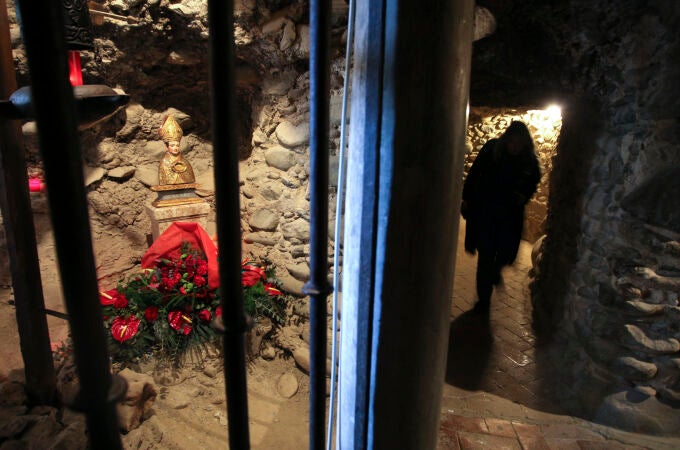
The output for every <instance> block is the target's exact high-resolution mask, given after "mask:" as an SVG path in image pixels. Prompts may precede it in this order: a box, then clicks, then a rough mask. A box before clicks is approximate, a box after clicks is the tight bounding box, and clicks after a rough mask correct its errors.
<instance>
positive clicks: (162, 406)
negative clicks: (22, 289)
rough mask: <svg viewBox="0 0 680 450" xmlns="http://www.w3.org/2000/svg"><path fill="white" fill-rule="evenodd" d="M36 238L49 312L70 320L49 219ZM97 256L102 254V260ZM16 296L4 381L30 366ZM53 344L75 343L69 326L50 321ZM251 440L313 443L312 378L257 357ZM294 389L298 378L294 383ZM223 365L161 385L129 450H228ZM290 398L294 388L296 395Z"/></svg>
mask: <svg viewBox="0 0 680 450" xmlns="http://www.w3.org/2000/svg"><path fill="white" fill-rule="evenodd" d="M36 234H37V236H38V250H39V256H40V264H41V274H42V284H43V291H44V297H45V306H46V308H48V309H52V310H55V311H61V312H65V307H64V305H63V300H62V294H61V290H60V289H61V288H60V284H59V276H58V271H57V269H56V261H55V260H56V258H55V249H54V243H53V238H52V235H51V231H50V227H49V223H48V220H47V216H40V215H38V216H36ZM94 245H95V247H99V248H106V247H107V246H111V245H117V243H116V241H115V238H114V237H112V238H111V239H110V241H107V237H106V236H101V235H100V236H99V237H98V238H97V242H95V243H94ZM95 253H96V252H95ZM13 302H14V298H13V293H12V290H11V289H10V288H8V287H0V339H2V341H3V343H4V345H3V346H1V347H0V360H2V361H3V364H2V365H1V366H0V381H2V380H5V379H7V378H8V377H9V376H10V374H11V373H12V372H13V371H14V373H17V372H16V371H17V370H19V371H20V372H21V371H22V368H23V361H22V356H21V351H20V346H19V336H18V332H17V327H16V315H15V308H14V305H13ZM47 320H48V326H49V332H50V337H51V342H52V344H53V346H54V345H57V344H59V343H61V342H63V341H64V340H65V339H66V338H67V336H68V323H67V322H66V321H65V320H63V319H59V318H56V317H53V316H49V315H48V316H47ZM138 370H140V371H141V372H143V373H147V374H149V375H153V374H154V364H153V363H150V364H146V365H145V366H142V367H139V368H138ZM284 374H290V375H292V376H293V377H294V379H295V380H296V381H297V383H295V382H293V387H295V384H297V390H296V392H295V393H294V394H293V395H292V396H291V397H290V398H286V397H285V396H282V395H281V394H280V393H279V392H280V389H279V387H277V384H278V383H279V380H280V379H281V377H282V375H284ZM247 375H248V377H247V382H248V403H249V418H250V437H251V445H252V448H255V449H277V450H298V449H301V448H306V447H307V442H308V425H309V419H308V392H309V390H308V383H309V379H308V376H307V374H305V373H304V372H303V371H302V370H300V369H299V368H298V367H297V366H296V364H295V362H294V360H293V358H288V359H284V358H280V357H277V358H275V359H273V360H271V361H267V360H264V359H262V358H261V357H259V356H258V357H256V358H255V359H253V360H252V361H250V362H249V364H248V366H247ZM287 380H288V382H289V383H290V382H291V377H290V376H287ZM224 382H225V381H224V375H223V372H222V362H221V359H220V358H219V357H218V356H212V357H210V358H208V359H207V360H205V361H203V364H199V365H194V366H191V365H189V366H187V367H185V368H183V369H182V370H181V371H180V372H179V382H177V383H176V384H172V385H162V384H160V383H158V384H157V389H158V392H159V395H158V397H157V399H156V401H155V403H154V405H153V407H152V414H151V417H150V418H149V419H148V420H146V421H145V422H143V423H142V425H141V427H140V428H138V429H136V430H133V431H131V432H130V433H129V434H127V435H124V436H123V442H124V445H125V447H126V448H135V449H137V448H144V449H161V448H162V449H212V448H225V446H226V445H227V442H228V441H227V439H228V436H227V417H226V416H227V413H226V403H225V387H224ZM288 393H289V394H290V384H289V392H288Z"/></svg>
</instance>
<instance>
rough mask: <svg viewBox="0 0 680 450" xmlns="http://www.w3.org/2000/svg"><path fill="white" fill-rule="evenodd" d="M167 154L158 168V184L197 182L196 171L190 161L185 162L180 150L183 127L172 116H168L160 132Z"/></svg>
mask: <svg viewBox="0 0 680 450" xmlns="http://www.w3.org/2000/svg"><path fill="white" fill-rule="evenodd" d="M158 134H160V136H161V139H162V140H163V143H165V148H166V150H167V151H166V153H165V156H163V159H162V160H161V164H160V166H158V184H159V185H160V186H165V185H173V184H187V183H193V182H195V181H196V178H195V177H194V170H193V169H192V168H191V164H189V161H187V160H185V159H184V157H183V156H182V153H181V151H180V148H179V143H180V141H181V140H182V136H183V135H184V133H183V132H182V127H180V126H179V123H177V121H176V120H175V118H174V117H172V116H167V117H166V118H165V121H164V122H163V125H162V126H161V128H160V130H159V131H158Z"/></svg>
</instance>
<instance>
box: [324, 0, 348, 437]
mask: <svg viewBox="0 0 680 450" xmlns="http://www.w3.org/2000/svg"><path fill="white" fill-rule="evenodd" d="M354 5H355V0H349V11H348V14H347V42H346V45H345V73H344V75H345V79H344V81H343V85H342V110H341V112H340V117H341V118H342V119H341V120H342V122H340V152H339V155H338V160H339V166H338V188H337V198H336V204H335V230H334V233H333V242H334V243H335V247H334V248H333V283H334V285H335V291H334V292H333V324H332V327H333V333H332V336H333V338H332V339H333V342H332V347H331V398H330V400H329V402H328V403H329V405H328V436H326V450H331V449H332V448H333V424H334V416H335V406H336V402H337V399H336V392H337V391H338V388H337V384H338V379H337V368H338V364H337V360H338V347H339V346H340V345H339V344H340V343H339V342H338V292H339V291H338V289H339V288H338V287H339V286H340V283H339V281H338V280H339V278H340V249H341V248H342V245H341V229H342V225H343V223H342V218H343V217H344V215H345V208H344V205H345V181H346V179H347V175H346V173H347V171H346V170H345V167H346V165H347V152H346V151H345V150H346V149H345V147H346V146H347V142H346V138H347V99H348V98H349V77H350V67H351V65H352V45H353V43H354V8H355V6H354ZM338 409H339V408H338ZM337 420H338V422H340V414H339V413H338V415H337ZM336 448H341V447H340V433H337V439H336Z"/></svg>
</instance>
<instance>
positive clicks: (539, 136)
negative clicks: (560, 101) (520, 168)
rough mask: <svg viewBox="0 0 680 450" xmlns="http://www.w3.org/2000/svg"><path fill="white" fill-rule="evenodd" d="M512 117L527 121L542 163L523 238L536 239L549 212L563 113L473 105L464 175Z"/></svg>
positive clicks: (508, 123)
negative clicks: (560, 115)
mask: <svg viewBox="0 0 680 450" xmlns="http://www.w3.org/2000/svg"><path fill="white" fill-rule="evenodd" d="M513 120H520V121H522V122H524V123H526V124H527V126H528V127H529V132H530V133H531V136H532V137H533V139H534V145H535V151H536V156H538V162H539V164H540V166H541V181H540V183H539V185H538V189H537V191H536V194H534V196H533V197H532V198H531V200H530V201H529V203H528V204H527V206H526V210H525V221H524V231H523V234H522V238H523V239H525V240H527V241H529V242H534V241H536V239H538V238H539V237H540V236H541V235H543V234H544V233H545V219H546V216H547V214H548V193H549V189H548V186H549V181H548V180H549V179H550V172H551V171H552V160H553V158H554V157H555V151H556V147H557V139H558V138H559V134H560V128H561V126H562V120H561V117H558V116H556V115H555V114H551V112H550V111H548V110H546V111H543V110H533V109H528V108H524V109H505V108H483V107H473V108H471V109H470V117H469V119H468V130H467V137H466V146H467V148H468V153H467V154H466V156H465V168H464V171H465V174H464V175H465V176H467V173H468V171H469V170H470V167H472V163H473V162H474V160H475V158H476V157H477V154H478V153H479V151H480V150H481V149H482V146H483V145H484V144H485V143H486V142H487V141H488V140H489V139H493V138H497V137H499V136H500V135H501V134H503V132H504V131H505V129H506V128H507V127H508V125H510V122H512V121H513Z"/></svg>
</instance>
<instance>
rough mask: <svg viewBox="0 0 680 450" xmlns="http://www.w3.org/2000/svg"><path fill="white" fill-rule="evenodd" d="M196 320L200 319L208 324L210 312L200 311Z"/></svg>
mask: <svg viewBox="0 0 680 450" xmlns="http://www.w3.org/2000/svg"><path fill="white" fill-rule="evenodd" d="M198 318H199V319H201V320H202V321H203V322H210V319H211V314H210V311H208V310H207V309H204V310H202V311H201V312H199V313H198Z"/></svg>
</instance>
